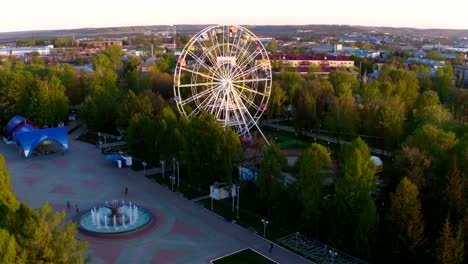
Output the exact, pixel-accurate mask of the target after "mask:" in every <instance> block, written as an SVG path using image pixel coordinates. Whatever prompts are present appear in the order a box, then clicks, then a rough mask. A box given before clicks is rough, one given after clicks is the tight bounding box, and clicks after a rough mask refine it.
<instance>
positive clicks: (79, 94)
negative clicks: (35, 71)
mask: <svg viewBox="0 0 468 264" xmlns="http://www.w3.org/2000/svg"><path fill="white" fill-rule="evenodd" d="M50 67H51V71H52V72H53V74H54V75H56V76H57V78H59V79H60V81H61V83H62V85H63V86H64V87H65V94H66V96H67V97H68V98H69V100H70V104H72V105H79V104H81V103H82V102H83V101H84V96H85V88H86V87H85V85H83V84H82V81H81V80H80V79H81V78H84V76H79V73H77V72H76V70H75V68H73V66H71V65H70V64H67V63H63V64H62V63H61V64H54V65H52V66H50ZM78 77H79V78H80V79H79V78H78Z"/></svg>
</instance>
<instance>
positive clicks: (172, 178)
mask: <svg viewBox="0 0 468 264" xmlns="http://www.w3.org/2000/svg"><path fill="white" fill-rule="evenodd" d="M170 178H171V185H172V191H174V183H175V179H176V177H175V176H174V175H172V176H171V177H170Z"/></svg>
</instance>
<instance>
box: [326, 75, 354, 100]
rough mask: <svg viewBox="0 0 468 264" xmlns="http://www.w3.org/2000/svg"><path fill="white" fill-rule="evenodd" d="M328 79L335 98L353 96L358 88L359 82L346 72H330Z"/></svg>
mask: <svg viewBox="0 0 468 264" xmlns="http://www.w3.org/2000/svg"><path fill="white" fill-rule="evenodd" d="M328 78H329V80H330V83H331V84H332V85H333V87H334V88H335V94H336V95H337V96H343V95H350V94H353V93H354V92H356V91H357V90H358V88H359V81H358V80H357V78H356V76H354V75H352V74H351V73H349V72H347V71H335V72H332V73H330V76H329V77H328Z"/></svg>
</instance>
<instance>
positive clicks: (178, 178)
mask: <svg viewBox="0 0 468 264" xmlns="http://www.w3.org/2000/svg"><path fill="white" fill-rule="evenodd" d="M176 166H177V189H179V184H180V172H179V160H177V161H176Z"/></svg>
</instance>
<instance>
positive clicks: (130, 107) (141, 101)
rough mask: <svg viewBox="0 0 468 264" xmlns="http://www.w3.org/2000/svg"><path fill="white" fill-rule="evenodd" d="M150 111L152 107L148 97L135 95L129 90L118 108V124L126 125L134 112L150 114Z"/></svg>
mask: <svg viewBox="0 0 468 264" xmlns="http://www.w3.org/2000/svg"><path fill="white" fill-rule="evenodd" d="M152 113H153V109H152V105H151V102H150V99H149V98H148V97H146V96H144V95H142V96H136V95H135V94H134V93H133V91H132V90H130V91H128V93H127V97H126V98H125V99H124V101H123V103H122V106H121V108H120V109H119V114H120V115H119V120H118V124H119V126H122V127H127V126H128V123H129V121H130V119H131V118H132V117H133V116H134V115H135V114H140V115H147V116H151V115H152Z"/></svg>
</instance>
